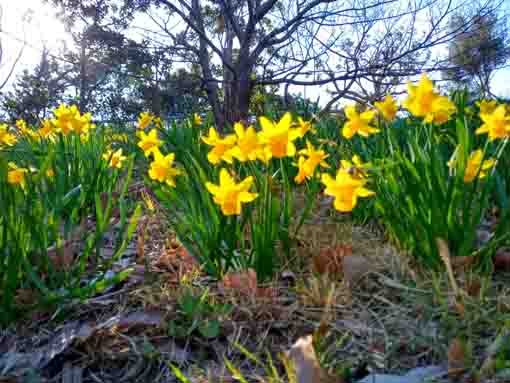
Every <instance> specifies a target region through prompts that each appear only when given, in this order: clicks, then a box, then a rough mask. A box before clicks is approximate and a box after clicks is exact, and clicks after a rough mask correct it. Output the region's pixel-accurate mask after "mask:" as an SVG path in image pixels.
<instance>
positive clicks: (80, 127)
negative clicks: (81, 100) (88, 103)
mask: <svg viewBox="0 0 510 383" xmlns="http://www.w3.org/2000/svg"><path fill="white" fill-rule="evenodd" d="M91 121H92V114H90V113H85V114H83V115H81V116H80V115H79V113H78V114H77V115H76V119H75V120H74V122H73V130H74V132H75V133H76V134H87V133H88V131H89V129H91V126H92V125H93V124H91Z"/></svg>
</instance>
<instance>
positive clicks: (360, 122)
mask: <svg viewBox="0 0 510 383" xmlns="http://www.w3.org/2000/svg"><path fill="white" fill-rule="evenodd" d="M345 116H346V117H347V122H346V123H345V124H344V126H343V128H342V135H343V136H344V137H345V138H347V139H348V140H350V139H351V138H352V137H354V135H355V134H359V135H360V136H362V137H368V136H370V135H371V134H375V133H379V131H380V130H379V129H377V128H375V127H373V126H370V122H371V121H372V120H373V119H374V117H375V111H374V110H366V111H364V112H362V113H358V112H357V111H356V107H355V106H354V105H349V106H346V107H345Z"/></svg>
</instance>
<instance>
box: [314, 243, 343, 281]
mask: <svg viewBox="0 0 510 383" xmlns="http://www.w3.org/2000/svg"><path fill="white" fill-rule="evenodd" d="M349 255H352V246H351V245H338V246H336V247H334V248H324V249H321V250H320V252H319V254H317V255H315V256H314V257H313V258H312V268H313V270H314V271H315V272H316V273H319V274H329V275H341V274H342V271H343V267H342V259H343V257H345V256H349Z"/></svg>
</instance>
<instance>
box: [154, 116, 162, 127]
mask: <svg viewBox="0 0 510 383" xmlns="http://www.w3.org/2000/svg"><path fill="white" fill-rule="evenodd" d="M153 122H154V125H155V126H156V128H158V129H162V128H163V121H162V120H161V117H156V118H155V119H154V120H153Z"/></svg>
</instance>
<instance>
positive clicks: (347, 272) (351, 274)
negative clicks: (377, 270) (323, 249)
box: [342, 255, 374, 286]
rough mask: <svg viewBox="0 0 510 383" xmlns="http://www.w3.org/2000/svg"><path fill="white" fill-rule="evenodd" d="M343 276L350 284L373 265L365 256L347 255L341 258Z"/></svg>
mask: <svg viewBox="0 0 510 383" xmlns="http://www.w3.org/2000/svg"><path fill="white" fill-rule="evenodd" d="M342 268H343V274H344V278H345V280H346V281H347V282H349V284H350V285H351V286H352V285H354V284H356V283H357V282H358V281H359V280H360V279H361V278H362V277H363V276H364V275H366V274H367V273H369V272H370V271H372V270H373V269H374V265H373V264H372V263H370V262H369V261H368V259H366V258H365V257H362V256H359V255H347V256H345V257H343V258H342Z"/></svg>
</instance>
